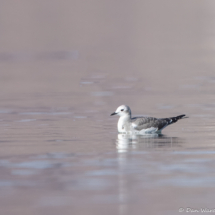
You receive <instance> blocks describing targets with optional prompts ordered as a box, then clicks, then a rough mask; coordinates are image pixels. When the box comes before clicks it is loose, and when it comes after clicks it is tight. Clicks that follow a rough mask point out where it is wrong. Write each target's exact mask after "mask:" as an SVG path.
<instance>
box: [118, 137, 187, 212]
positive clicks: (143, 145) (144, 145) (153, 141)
mask: <svg viewBox="0 0 215 215" xmlns="http://www.w3.org/2000/svg"><path fill="white" fill-rule="evenodd" d="M183 142H184V141H183V139H181V138H178V137H168V136H165V135H162V134H153V135H134V134H118V137H117V139H116V149H117V152H118V170H119V171H118V201H119V202H120V204H119V208H118V210H119V214H120V215H124V214H127V213H128V202H129V200H131V199H132V195H131V194H130V193H131V192H130V191H129V189H130V179H129V177H128V175H129V172H130V171H131V168H129V167H130V165H132V164H131V162H130V160H129V159H128V154H129V153H126V152H128V151H131V150H135V151H144V150H148V149H150V148H151V149H156V150H157V149H159V148H164V149H166V148H171V149H175V148H178V147H182V144H183Z"/></svg>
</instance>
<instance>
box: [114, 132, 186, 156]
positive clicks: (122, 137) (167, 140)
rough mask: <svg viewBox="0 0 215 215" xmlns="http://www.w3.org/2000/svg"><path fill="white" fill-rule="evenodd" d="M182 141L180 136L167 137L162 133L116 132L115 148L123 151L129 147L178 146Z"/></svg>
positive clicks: (120, 151)
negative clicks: (137, 133)
mask: <svg viewBox="0 0 215 215" xmlns="http://www.w3.org/2000/svg"><path fill="white" fill-rule="evenodd" d="M182 142H183V141H182V139H181V138H178V137H168V136H165V135H162V134H149V135H136V134H118V138H117V139H116V148H117V151H118V153H123V152H127V151H128V150H129V149H144V148H145V149H147V148H173V147H180V146H181V144H182Z"/></svg>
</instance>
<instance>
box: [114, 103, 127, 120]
mask: <svg viewBox="0 0 215 215" xmlns="http://www.w3.org/2000/svg"><path fill="white" fill-rule="evenodd" d="M113 115H118V116H120V117H129V118H131V109H130V107H128V106H127V105H121V106H119V107H118V108H117V109H116V111H115V112H114V113H112V114H111V116H113Z"/></svg>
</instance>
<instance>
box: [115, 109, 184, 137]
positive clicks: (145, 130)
mask: <svg viewBox="0 0 215 215" xmlns="http://www.w3.org/2000/svg"><path fill="white" fill-rule="evenodd" d="M113 115H118V116H120V118H119V121H118V126H117V127H118V132H120V133H137V134H153V133H161V131H162V130H163V129H164V128H165V127H167V126H168V125H171V124H173V123H175V122H177V121H178V120H179V119H182V118H185V116H186V115H185V114H183V115H179V116H176V117H170V118H154V117H132V116H131V109H130V107H129V106H127V105H121V106H119V107H118V108H117V109H116V111H115V112H114V113H112V114H111V116H113Z"/></svg>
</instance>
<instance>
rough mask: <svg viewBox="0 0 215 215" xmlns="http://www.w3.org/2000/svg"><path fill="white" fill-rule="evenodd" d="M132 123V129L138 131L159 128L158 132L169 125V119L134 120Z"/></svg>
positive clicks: (144, 118) (140, 118)
mask: <svg viewBox="0 0 215 215" xmlns="http://www.w3.org/2000/svg"><path fill="white" fill-rule="evenodd" d="M131 123H132V127H133V128H134V129H135V130H138V131H140V130H142V129H147V128H152V127H154V128H157V130H160V129H162V128H164V127H166V126H167V125H168V124H169V122H168V119H157V118H154V117H136V118H132V119H131Z"/></svg>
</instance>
